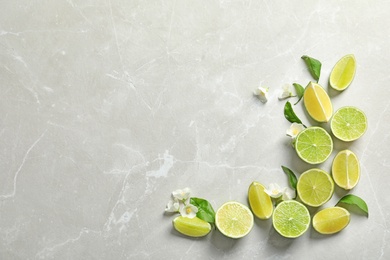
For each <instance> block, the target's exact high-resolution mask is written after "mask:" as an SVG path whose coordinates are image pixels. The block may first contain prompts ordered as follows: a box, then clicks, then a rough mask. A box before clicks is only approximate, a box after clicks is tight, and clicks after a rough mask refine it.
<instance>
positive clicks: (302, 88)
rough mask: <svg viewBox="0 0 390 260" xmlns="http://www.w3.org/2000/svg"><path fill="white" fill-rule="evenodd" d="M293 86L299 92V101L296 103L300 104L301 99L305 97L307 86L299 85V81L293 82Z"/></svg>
mask: <svg viewBox="0 0 390 260" xmlns="http://www.w3.org/2000/svg"><path fill="white" fill-rule="evenodd" d="M293 86H294V88H295V92H296V93H297V97H298V101H297V102H296V103H295V104H294V105H296V104H298V102H299V101H301V99H302V97H303V93H305V88H304V87H302V86H301V85H299V84H298V83H293Z"/></svg>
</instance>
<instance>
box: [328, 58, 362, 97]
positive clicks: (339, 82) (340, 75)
mask: <svg viewBox="0 0 390 260" xmlns="http://www.w3.org/2000/svg"><path fill="white" fill-rule="evenodd" d="M355 72H356V60H355V56H354V55H353V54H348V55H345V56H344V57H342V58H341V59H340V60H339V61H337V63H336V65H335V66H334V67H333V69H332V71H331V73H330V77H329V84H330V86H331V87H332V88H334V89H335V90H338V91H342V90H344V89H346V88H347V87H348V86H349V85H350V84H351V82H352V80H353V78H354V77H355Z"/></svg>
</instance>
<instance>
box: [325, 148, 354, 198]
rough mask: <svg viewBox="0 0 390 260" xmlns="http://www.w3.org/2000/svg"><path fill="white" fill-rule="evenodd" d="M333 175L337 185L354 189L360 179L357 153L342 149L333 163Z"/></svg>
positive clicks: (346, 188)
mask: <svg viewBox="0 0 390 260" xmlns="http://www.w3.org/2000/svg"><path fill="white" fill-rule="evenodd" d="M332 177H333V180H334V182H335V184H336V185H337V186H339V187H340V188H343V189H345V190H351V189H353V188H354V187H355V186H356V185H357V184H358V182H359V180H360V165H359V159H358V157H357V156H356V154H355V153H354V152H352V151H350V150H348V149H346V150H342V151H340V152H339V153H338V154H337V155H336V156H335V158H334V159H333V163H332Z"/></svg>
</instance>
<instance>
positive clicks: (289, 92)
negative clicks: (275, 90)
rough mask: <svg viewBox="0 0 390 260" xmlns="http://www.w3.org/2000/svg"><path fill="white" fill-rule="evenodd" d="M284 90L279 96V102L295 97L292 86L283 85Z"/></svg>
mask: <svg viewBox="0 0 390 260" xmlns="http://www.w3.org/2000/svg"><path fill="white" fill-rule="evenodd" d="M282 89H283V90H282V93H281V94H280V96H279V100H283V99H286V98H289V97H292V96H293V93H292V88H291V85H290V84H285V85H283V86H282Z"/></svg>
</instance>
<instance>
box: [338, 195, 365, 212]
mask: <svg viewBox="0 0 390 260" xmlns="http://www.w3.org/2000/svg"><path fill="white" fill-rule="evenodd" d="M340 203H341V204H342V203H344V204H348V205H352V206H357V207H358V208H359V209H360V210H362V211H363V212H364V213H366V214H367V217H368V206H367V204H366V202H365V201H364V200H363V199H361V198H360V197H358V196H356V195H352V194H347V195H345V196H344V197H342V198H341V199H340V200H339V202H337V204H336V205H338V204H340Z"/></svg>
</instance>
